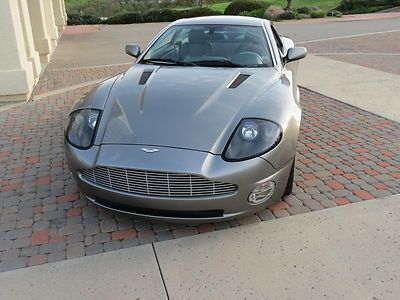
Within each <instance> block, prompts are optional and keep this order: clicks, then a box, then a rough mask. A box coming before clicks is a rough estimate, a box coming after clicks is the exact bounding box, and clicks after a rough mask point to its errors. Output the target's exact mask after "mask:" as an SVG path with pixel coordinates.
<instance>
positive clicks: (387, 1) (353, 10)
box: [336, 0, 400, 14]
mask: <svg viewBox="0 0 400 300" xmlns="http://www.w3.org/2000/svg"><path fill="white" fill-rule="evenodd" d="M398 5H400V0H342V1H341V2H340V4H339V6H338V7H336V10H339V11H341V12H343V13H345V14H357V13H369V12H377V11H380V10H383V9H385V8H390V7H394V6H398Z"/></svg>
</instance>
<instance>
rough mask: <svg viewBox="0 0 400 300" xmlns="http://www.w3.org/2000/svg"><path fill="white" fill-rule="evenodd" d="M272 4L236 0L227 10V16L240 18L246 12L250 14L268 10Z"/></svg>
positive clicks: (252, 0)
mask: <svg viewBox="0 0 400 300" xmlns="http://www.w3.org/2000/svg"><path fill="white" fill-rule="evenodd" d="M269 5H270V4H268V3H264V2H259V1H256V0H235V1H233V2H231V4H229V5H228V6H227V8H226V9H225V12H224V14H225V15H232V16H238V15H239V14H240V13H243V12H245V11H247V12H250V11H253V10H258V9H264V10H265V9H266V8H268V6H269Z"/></svg>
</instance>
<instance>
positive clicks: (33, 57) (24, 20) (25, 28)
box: [18, 0, 42, 79]
mask: <svg viewBox="0 0 400 300" xmlns="http://www.w3.org/2000/svg"><path fill="white" fill-rule="evenodd" d="M26 1H27V0H18V7H19V12H20V16H21V25H22V32H23V35H24V40H25V50H26V56H27V58H28V61H30V62H31V63H32V67H33V74H34V76H35V78H36V79H37V78H38V77H39V75H40V72H41V70H42V66H41V64H40V58H39V53H38V52H37V51H36V50H35V44H34V42H33V35H32V25H31V19H30V17H29V11H28V4H27V2H26Z"/></svg>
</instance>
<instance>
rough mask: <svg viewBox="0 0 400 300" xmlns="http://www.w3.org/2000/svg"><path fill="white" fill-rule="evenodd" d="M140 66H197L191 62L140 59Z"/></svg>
mask: <svg viewBox="0 0 400 300" xmlns="http://www.w3.org/2000/svg"><path fill="white" fill-rule="evenodd" d="M140 63H142V64H153V65H159V64H160V65H170V66H197V64H195V63H193V62H185V61H176V60H173V59H152V58H149V59H142V60H141V61H140Z"/></svg>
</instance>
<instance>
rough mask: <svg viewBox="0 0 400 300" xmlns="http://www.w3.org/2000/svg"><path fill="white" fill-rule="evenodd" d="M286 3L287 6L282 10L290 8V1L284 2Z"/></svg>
mask: <svg viewBox="0 0 400 300" xmlns="http://www.w3.org/2000/svg"><path fill="white" fill-rule="evenodd" d="M286 1H287V5H286V7H285V8H284V10H289V9H290V6H291V5H292V0H286Z"/></svg>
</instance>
